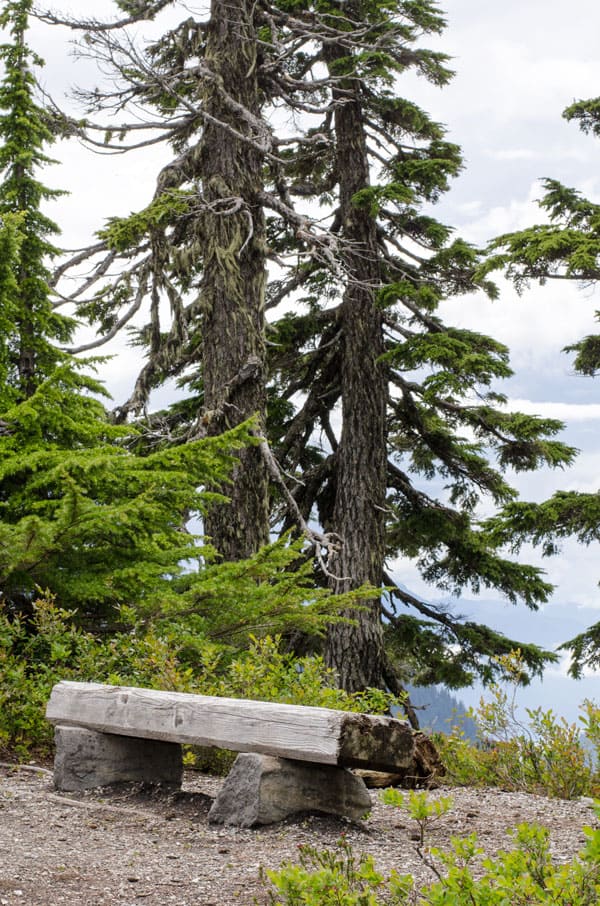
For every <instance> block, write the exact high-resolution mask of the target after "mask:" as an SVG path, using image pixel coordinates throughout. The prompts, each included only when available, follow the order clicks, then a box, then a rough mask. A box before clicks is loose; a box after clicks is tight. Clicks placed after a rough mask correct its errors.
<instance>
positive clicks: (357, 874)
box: [262, 837, 413, 906]
mask: <svg viewBox="0 0 600 906" xmlns="http://www.w3.org/2000/svg"><path fill="white" fill-rule="evenodd" d="M262 880H263V883H264V884H265V886H267V887H268V889H267V902H268V903H269V904H270V906H403V904H405V903H406V902H407V897H408V894H409V892H410V890H411V889H412V887H413V881H412V877H411V876H410V875H400V874H398V873H397V872H395V871H393V872H392V873H391V875H390V876H389V877H387V878H386V877H385V876H384V875H382V874H381V873H380V872H379V871H377V869H376V868H375V863H374V860H373V858H372V857H371V856H367V855H364V854H361V855H360V856H355V855H354V853H353V851H352V847H351V846H350V844H349V843H348V841H347V840H346V839H345V838H344V837H341V838H340V840H339V841H338V844H337V848H336V849H335V850H319V849H317V848H316V847H314V846H301V847H300V849H299V863H298V864H297V865H295V864H293V863H291V862H286V863H284V865H282V867H281V868H280V869H279V871H270V870H266V871H263V872H262Z"/></svg>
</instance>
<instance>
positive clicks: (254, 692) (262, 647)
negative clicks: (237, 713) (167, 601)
mask: <svg viewBox="0 0 600 906" xmlns="http://www.w3.org/2000/svg"><path fill="white" fill-rule="evenodd" d="M127 617H128V628H127V629H123V630H122V631H119V632H115V633H114V634H112V635H101V634H94V633H92V632H89V631H85V630H83V629H82V628H81V627H80V626H78V625H77V623H76V621H75V619H74V614H73V613H72V612H71V611H67V610H63V609H61V608H59V607H57V606H56V605H55V603H54V601H53V598H52V596H51V595H50V594H49V593H46V594H44V595H42V596H41V597H40V599H39V600H37V601H36V602H35V604H34V605H33V615H32V617H31V618H30V619H29V620H28V621H25V620H24V619H23V618H20V617H14V616H12V615H11V616H10V617H9V615H8V614H7V612H6V611H5V610H3V609H2V608H1V607H0V747H1V748H2V749H3V750H4V754H5V756H8V755H9V754H10V753H12V755H14V756H16V757H18V758H25V757H27V756H29V755H30V754H31V753H37V754H39V755H41V756H47V755H48V754H49V753H50V752H51V750H52V736H53V731H52V727H51V726H50V724H48V722H47V721H46V720H45V717H44V713H45V708H46V704H47V701H48V698H49V696H50V692H51V689H52V686H53V685H54V684H55V683H56V682H58V681H59V680H64V679H70V680H82V681H94V682H106V683H111V684H115V685H130V686H143V687H148V688H155V689H170V690H175V691H179V692H197V693H202V694H205V695H219V696H229V697H236V698H250V699H260V700H265V701H281V702H289V703H291V704H303V705H319V706H323V707H328V708H338V709H340V710H346V711H368V712H371V713H372V712H385V711H387V710H389V708H390V706H391V705H392V704H397V703H398V702H397V699H395V698H394V697H393V696H389V695H386V694H385V693H382V692H380V691H379V690H367V691H366V692H364V693H360V694H356V695H349V694H348V693H346V692H343V691H342V690H340V689H337V688H336V686H335V682H334V674H333V672H332V671H331V670H329V669H328V668H327V667H326V666H325V664H324V663H323V660H322V658H319V657H302V658H296V657H294V656H293V655H291V654H286V653H283V652H282V651H281V645H280V639H279V638H277V637H276V638H271V637H268V636H267V637H266V638H263V639H256V638H250V640H249V644H248V648H247V649H246V650H245V651H238V652H237V654H235V656H232V654H231V650H230V649H228V648H227V646H225V645H217V644H215V643H214V642H208V641H206V639H203V638H202V636H198V637H195V638H194V639H193V644H192V640H191V639H190V634H189V628H188V627H186V626H185V625H184V624H182V623H181V622H179V623H168V622H167V621H165V620H160V621H157V623H155V624H152V623H151V622H148V621H145V620H140V619H138V620H137V621H136V620H135V616H134V615H132V614H131V613H128V614H127ZM193 761H194V759H193V758H192V756H188V762H189V763H192V762H193ZM230 762H231V756H230V755H228V754H227V753H225V752H219V751H217V750H214V751H213V752H212V753H204V755H203V756H202V758H198V759H197V763H198V765H199V766H204V767H209V768H211V769H212V770H215V769H219V771H221V770H226V769H227V767H228V765H229V764H230Z"/></svg>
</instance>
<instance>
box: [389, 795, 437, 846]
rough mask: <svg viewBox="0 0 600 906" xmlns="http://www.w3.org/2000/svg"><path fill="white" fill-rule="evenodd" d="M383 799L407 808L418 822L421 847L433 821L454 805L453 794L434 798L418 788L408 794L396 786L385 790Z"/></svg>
mask: <svg viewBox="0 0 600 906" xmlns="http://www.w3.org/2000/svg"><path fill="white" fill-rule="evenodd" d="M381 801H382V802H384V803H385V804H386V805H393V806H395V807H396V808H403V809H406V811H407V812H408V814H409V815H410V817H411V818H412V819H413V821H415V822H416V825H417V828H418V830H419V846H420V847H421V846H423V843H424V842H425V834H426V832H427V829H428V827H429V826H430V825H431V823H432V822H434V821H439V820H440V818H443V817H444V815H447V814H448V812H449V811H450V809H451V808H452V805H453V800H452V797H451V796H440V797H439V798H435V799H432V798H430V797H429V796H428V795H427V793H424V792H417V791H416V790H411V791H410V792H409V793H408V796H406V795H404V793H401V792H400V790H397V789H395V788H394V787H390V788H389V789H387V790H383V792H382V794H381Z"/></svg>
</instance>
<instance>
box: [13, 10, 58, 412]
mask: <svg viewBox="0 0 600 906" xmlns="http://www.w3.org/2000/svg"><path fill="white" fill-rule="evenodd" d="M31 6H32V3H31V0H8V2H7V3H5V4H4V8H3V10H2V12H1V13H0V28H3V29H5V31H6V33H7V37H9V38H10V41H9V42H8V43H4V44H2V45H0V64H1V65H2V66H3V69H4V75H3V78H2V81H1V82H0V216H5V215H7V214H21V215H22V217H23V220H22V223H21V226H20V234H21V235H20V240H19V242H20V250H19V256H18V264H17V267H16V274H15V279H16V284H15V287H14V292H13V305H14V306H15V308H14V310H13V312H12V314H11V317H12V318H13V329H12V330H10V331H9V332H8V333H7V334H5V341H4V342H5V343H7V346H8V348H7V351H8V355H9V368H8V373H7V383H8V384H10V386H11V387H12V388H13V391H14V395H15V398H21V399H23V398H27V397H29V396H31V395H32V394H33V393H34V392H35V389H36V387H37V386H38V385H39V383H40V382H41V381H42V380H43V379H44V377H46V376H47V375H49V374H50V373H51V371H52V370H53V368H54V367H55V366H56V365H57V364H58V363H59V362H60V361H61V360H62V355H61V353H60V352H59V350H58V347H57V345H56V343H57V342H59V343H60V342H66V341H67V340H68V339H69V338H70V337H71V334H72V331H73V327H74V324H73V322H72V321H70V320H69V319H68V318H64V317H61V316H59V315H57V314H56V312H55V311H53V307H52V303H51V301H50V299H49V295H48V278H49V271H48V263H49V260H50V259H51V258H52V256H53V255H55V254H56V249H55V248H54V246H53V245H52V243H51V241H50V239H49V237H50V236H52V235H53V234H56V233H57V232H58V227H57V226H56V224H55V223H53V221H52V220H50V219H49V218H48V217H47V216H46V215H45V214H43V213H42V210H41V204H42V202H44V201H46V200H48V199H51V198H56V197H57V196H58V195H60V194H61V193H60V192H59V191H57V190H55V189H50V188H48V187H46V186H44V185H43V184H42V183H41V182H40V181H39V179H38V175H37V171H38V169H39V167H40V166H43V165H44V164H47V163H49V162H50V159H49V158H48V157H47V155H46V154H45V152H44V148H45V146H46V145H47V144H48V143H50V142H51V141H52V135H51V132H50V130H49V128H48V125H47V120H46V117H45V114H44V110H43V109H42V108H41V107H40V106H39V105H38V104H37V103H36V100H35V97H34V85H35V78H34V76H33V73H32V70H31V66H32V65H39V64H41V62H42V61H41V60H40V59H39V57H37V55H36V54H34V53H33V52H32V51H31V50H30V49H29V48H28V47H27V44H26V40H25V39H26V33H27V29H28V20H29V14H30V11H31Z"/></svg>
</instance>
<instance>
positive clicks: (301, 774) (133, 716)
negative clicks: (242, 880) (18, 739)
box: [46, 681, 414, 827]
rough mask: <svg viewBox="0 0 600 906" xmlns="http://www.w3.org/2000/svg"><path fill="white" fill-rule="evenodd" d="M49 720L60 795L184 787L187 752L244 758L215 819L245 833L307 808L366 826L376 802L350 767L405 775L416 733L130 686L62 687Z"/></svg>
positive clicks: (401, 724)
mask: <svg viewBox="0 0 600 906" xmlns="http://www.w3.org/2000/svg"><path fill="white" fill-rule="evenodd" d="M46 717H47V719H48V720H49V721H50V722H51V723H52V724H54V727H55V739H56V757H55V763H54V783H55V786H56V788H57V789H59V790H65V791H81V790H86V789H93V788H94V787H100V786H108V785H111V784H115V783H127V782H146V783H151V784H161V785H164V786H168V787H172V788H179V787H180V785H181V780H182V774H183V767H182V754H181V746H182V744H185V743H189V744H192V745H198V746H216V747H219V748H224V749H233V750H234V751H236V752H240V753H243V754H240V755H239V756H238V758H237V759H236V761H235V763H234V765H233V768H232V770H231V772H230V774H229V776H228V777H227V779H226V780H225V783H224V785H223V788H222V790H221V792H220V793H219V795H218V796H217V798H216V800H215V802H214V803H213V806H212V808H211V811H210V814H209V820H210V821H212V822H215V823H225V824H235V825H239V826H242V827H251V826H253V825H256V824H268V823H271V822H273V821H278V820H281V819H282V818H284V817H286V816H287V815H289V814H293V813H294V812H298V811H307V810H311V811H312V810H315V811H323V812H328V813H331V814H336V815H343V816H345V817H348V818H352V819H357V818H359V817H361V815H363V814H364V813H365V812H366V811H368V810H369V808H370V798H369V794H368V791H367V789H366V787H365V785H364V782H363V781H362V780H361V779H360V778H359V777H357V776H356V775H354V774H352V773H351V772H350V771H349V770H348V768H351V767H358V768H365V769H367V770H375V771H390V772H394V771H401V770H405V769H406V768H407V767H408V766H409V765H410V764H411V761H412V759H413V756H414V740H413V734H412V731H411V729H410V727H409V725H408V724H407V723H406V722H405V721H400V720H396V719H394V718H391V717H382V716H379V715H369V714H358V713H353V712H347V711H334V710H330V709H328V708H315V707H307V706H303V705H285V704H279V703H277V702H259V701H251V700H246V699H233V698H217V697H214V696H207V695H192V694H188V693H182V692H164V691H158V690H155V689H141V688H136V687H130V686H109V685H104V684H101V683H78V682H67V681H64V682H60V683H58V684H57V685H55V686H54V688H53V690H52V693H51V696H50V700H49V702H48V707H47V709H46Z"/></svg>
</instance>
